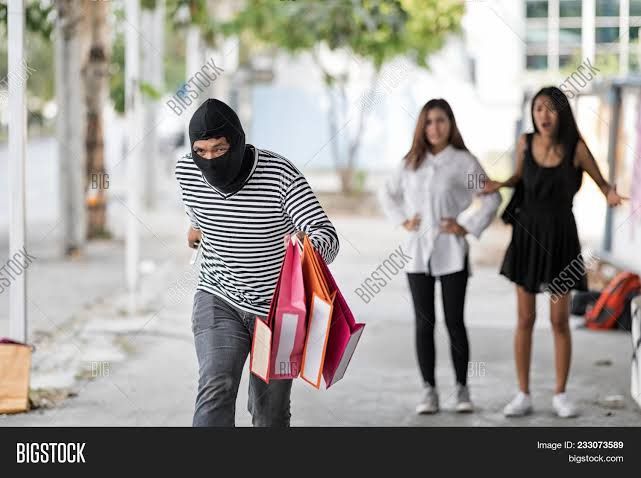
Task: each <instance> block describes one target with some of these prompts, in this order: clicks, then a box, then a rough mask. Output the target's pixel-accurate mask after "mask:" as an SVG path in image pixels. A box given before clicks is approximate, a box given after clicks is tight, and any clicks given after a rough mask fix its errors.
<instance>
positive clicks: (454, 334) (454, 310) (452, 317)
mask: <svg viewBox="0 0 641 478" xmlns="http://www.w3.org/2000/svg"><path fill="white" fill-rule="evenodd" d="M465 262H466V266H465V269H464V270H462V271H459V272H454V273H453V274H446V275H443V276H440V277H438V279H439V280H440V281H441V293H442V296H443V312H444V315H445V324H446V325H447V331H448V333H449V336H450V351H451V354H452V362H453V364H454V371H455V373H456V382H457V383H459V384H461V385H466V384H467V364H468V361H469V357H470V350H469V345H468V341H467V331H466V330H465V324H464V323H463V313H464V309H465V290H466V288H467V278H468V266H467V260H466V261H465ZM407 278H408V281H409V285H410V291H411V293H412V300H413V302H414V312H415V315H416V353H417V355H418V364H419V367H420V369H421V374H422V375H423V380H424V382H425V383H426V384H429V385H431V386H432V387H434V386H436V380H435V378H434V365H435V348H434V325H435V322H436V314H435V312H434V282H435V280H436V279H437V278H436V277H434V276H432V275H429V274H424V273H411V274H409V273H408V274H407Z"/></svg>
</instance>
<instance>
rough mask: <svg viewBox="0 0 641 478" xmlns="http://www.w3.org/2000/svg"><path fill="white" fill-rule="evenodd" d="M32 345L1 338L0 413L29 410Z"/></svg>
mask: <svg viewBox="0 0 641 478" xmlns="http://www.w3.org/2000/svg"><path fill="white" fill-rule="evenodd" d="M30 371H31V347H30V346H29V345H26V344H22V343H19V342H14V341H12V340H9V339H2V340H0V413H19V412H26V411H27V410H29V373H30Z"/></svg>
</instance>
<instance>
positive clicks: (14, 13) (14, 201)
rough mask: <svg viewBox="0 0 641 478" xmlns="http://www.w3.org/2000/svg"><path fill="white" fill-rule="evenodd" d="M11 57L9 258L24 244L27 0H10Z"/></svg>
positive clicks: (22, 322) (13, 313)
mask: <svg viewBox="0 0 641 478" xmlns="http://www.w3.org/2000/svg"><path fill="white" fill-rule="evenodd" d="M7 24H8V40H9V51H8V53H9V55H8V56H9V58H8V60H9V61H8V73H9V74H8V77H9V117H10V118H11V119H10V120H9V201H10V203H11V207H10V210H9V228H10V229H9V259H11V258H13V257H14V255H16V254H17V257H21V252H20V251H24V247H25V235H26V234H25V232H26V228H25V191H24V190H25V149H26V143H27V109H26V96H27V95H26V90H27V70H26V68H25V58H26V55H25V51H24V26H25V5H24V0H9V4H8V8H7ZM25 266H26V264H25V263H24V262H23V267H22V269H23V270H22V274H20V275H17V276H16V277H15V278H14V279H13V282H12V284H11V287H10V288H9V334H10V336H11V338H12V339H14V340H17V341H20V342H26V341H27V271H26V269H25Z"/></svg>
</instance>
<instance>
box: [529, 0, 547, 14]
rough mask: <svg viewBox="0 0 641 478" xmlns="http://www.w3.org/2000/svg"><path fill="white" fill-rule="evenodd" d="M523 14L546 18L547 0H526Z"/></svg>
mask: <svg viewBox="0 0 641 478" xmlns="http://www.w3.org/2000/svg"><path fill="white" fill-rule="evenodd" d="M525 14H526V16H527V18H547V16H548V2H547V0H527V3H526V8H525Z"/></svg>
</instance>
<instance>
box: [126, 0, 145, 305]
mask: <svg viewBox="0 0 641 478" xmlns="http://www.w3.org/2000/svg"><path fill="white" fill-rule="evenodd" d="M125 16H126V18H127V24H128V25H127V32H126V34H125V113H126V115H127V150H128V151H129V153H128V157H127V209H128V211H125V214H126V215H127V236H126V249H127V250H126V258H125V267H126V276H127V292H128V295H129V313H130V314H133V313H134V312H135V311H136V310H137V305H138V304H137V302H138V300H137V299H138V298H137V294H138V279H139V277H138V263H139V261H140V231H139V226H138V219H137V217H136V215H137V214H139V213H140V210H141V207H140V206H141V202H142V201H141V181H140V153H139V151H140V147H139V146H140V144H139V143H140V139H141V136H142V134H141V132H142V124H141V121H140V120H141V101H140V100H141V98H140V33H139V31H140V0H128V1H127V2H126V3H125Z"/></svg>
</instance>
